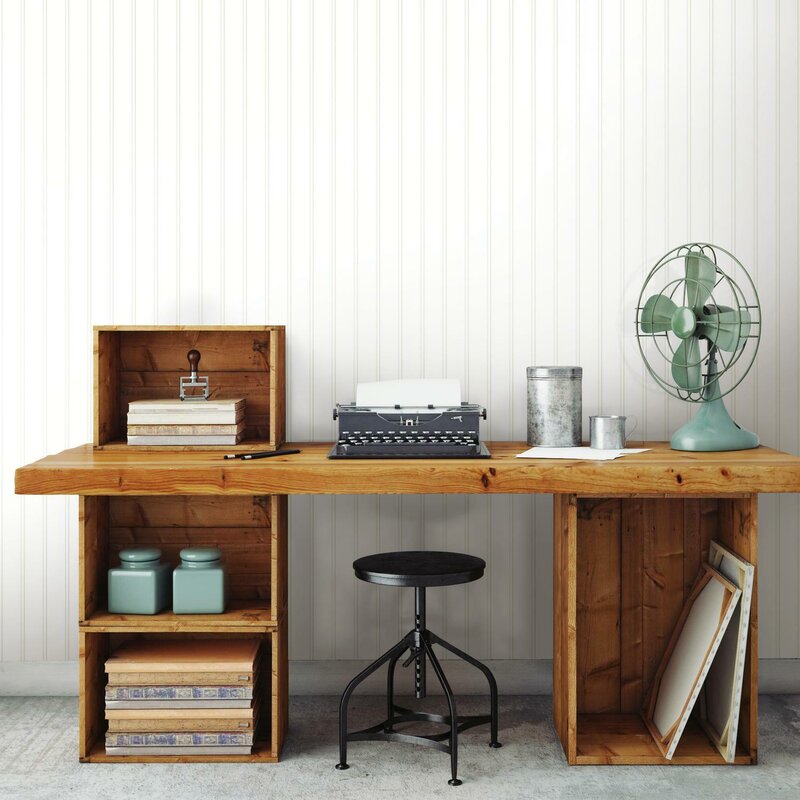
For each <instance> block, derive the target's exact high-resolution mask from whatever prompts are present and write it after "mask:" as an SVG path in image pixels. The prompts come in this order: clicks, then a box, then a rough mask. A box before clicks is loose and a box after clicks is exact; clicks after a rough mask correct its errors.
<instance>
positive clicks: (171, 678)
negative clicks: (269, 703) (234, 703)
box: [108, 672, 253, 686]
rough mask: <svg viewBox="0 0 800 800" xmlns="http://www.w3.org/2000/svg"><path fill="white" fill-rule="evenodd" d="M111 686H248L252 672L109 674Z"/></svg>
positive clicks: (250, 682) (251, 681)
mask: <svg viewBox="0 0 800 800" xmlns="http://www.w3.org/2000/svg"><path fill="white" fill-rule="evenodd" d="M108 683H109V685H111V686H222V685H231V686H236V685H239V686H248V685H251V684H252V683H253V673H252V672H249V673H248V672H186V673H180V672H109V673H108Z"/></svg>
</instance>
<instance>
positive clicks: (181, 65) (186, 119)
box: [176, 0, 218, 325]
mask: <svg viewBox="0 0 800 800" xmlns="http://www.w3.org/2000/svg"><path fill="white" fill-rule="evenodd" d="M202 37H203V27H202V5H201V3H200V1H199V0H178V98H177V99H178V122H177V126H178V142H177V148H176V149H177V155H178V219H177V226H178V290H177V291H178V297H177V299H178V319H177V321H178V322H179V323H181V324H182V325H191V324H198V323H200V322H201V321H203V303H202V291H203V254H202V247H201V242H202V241H203V236H204V230H203V221H204V220H203V200H204V194H203V182H204V180H205V178H206V172H207V171H208V170H209V169H213V168H214V166H215V165H211V164H206V163H204V162H203V140H204V136H203V135H201V134H203V133H204V132H203V127H202V125H203V108H204V106H203V103H202V101H201V99H202V93H203V86H202V82H203V78H204V77H205V75H206V73H207V72H208V68H207V66H205V65H204V64H203V55H202V44H203V42H202ZM215 124H218V121H216V120H215ZM214 155H215V160H216V158H218V156H217V154H214ZM213 224H214V223H213V221H212V229H213Z"/></svg>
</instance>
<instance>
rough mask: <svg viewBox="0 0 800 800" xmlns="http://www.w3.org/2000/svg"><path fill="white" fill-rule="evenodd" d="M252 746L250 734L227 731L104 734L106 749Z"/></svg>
mask: <svg viewBox="0 0 800 800" xmlns="http://www.w3.org/2000/svg"><path fill="white" fill-rule="evenodd" d="M252 744H253V734H252V733H238V732H237V733H232V732H228V731H221V732H206V731H186V732H181V731H175V732H166V733H107V734H106V747H242V746H244V745H252Z"/></svg>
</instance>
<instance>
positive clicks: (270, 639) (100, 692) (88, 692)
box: [79, 626, 288, 764]
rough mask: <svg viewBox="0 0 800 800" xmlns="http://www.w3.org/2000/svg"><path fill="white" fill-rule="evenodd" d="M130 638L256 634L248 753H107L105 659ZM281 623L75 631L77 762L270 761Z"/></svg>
mask: <svg viewBox="0 0 800 800" xmlns="http://www.w3.org/2000/svg"><path fill="white" fill-rule="evenodd" d="M133 638H147V639H166V638H173V639H175V638H195V639H197V638H225V639H233V638H259V639H261V640H262V644H261V649H260V654H259V660H258V664H257V668H256V670H257V672H256V681H255V684H254V689H255V692H256V694H257V702H258V711H257V714H258V716H257V726H256V730H255V736H254V745H253V752H252V753H251V754H248V755H218V756H215V755H197V756H193V755H180V756H170V755H166V756H155V755H142V756H108V755H106V751H105V733H106V729H107V723H106V719H105V686H106V682H107V679H106V673H105V662H106V659H107V658H108V657H109V656H110V655H111V654H112V653H113V652H114V651H115V650H116V649H117V648H118V647H119V646H120V645H121V644H122V643H123V642H125V641H128V640H130V639H133ZM286 645H287V642H286V631H285V626H281V628H280V629H278V630H272V631H269V632H266V633H257V632H254V631H249V632H247V633H236V632H234V633H231V632H225V633H208V632H198V633H182V634H175V633H153V632H151V631H147V632H142V631H131V630H123V631H116V632H114V631H107V632H102V633H101V632H96V631H92V630H86V629H85V628H81V631H80V648H81V660H80V676H79V680H80V734H79V756H80V760H81V761H89V762H101V763H103V762H104V763H128V764H130V763H137V762H148V763H175V762H179V763H185V762H188V763H191V762H209V761H225V762H275V761H278V759H279V757H280V752H281V747H282V746H283V740H284V737H285V734H286V723H287V697H288V684H287V680H288V678H287V672H288V670H287V657H286Z"/></svg>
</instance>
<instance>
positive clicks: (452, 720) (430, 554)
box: [336, 550, 501, 786]
mask: <svg viewBox="0 0 800 800" xmlns="http://www.w3.org/2000/svg"><path fill="white" fill-rule="evenodd" d="M485 568H486V562H485V561H484V560H483V559H482V558H476V557H475V556H468V555H464V554H462V553H442V552H435V551H424V550H423V551H405V552H400V553H379V554H377V555H372V556H365V557H364V558H359V559H357V560H356V561H354V562H353V569H354V570H355V573H356V577H357V578H360V579H361V580H362V581H367V582H368V583H381V584H384V585H385V586H409V587H411V586H413V587H414V592H415V610H414V629H413V630H412V631H409V632H408V633H407V634H406V635H405V636H404V637H403V638H402V639H401V640H400V641H399V642H398V643H397V644H396V645H395V646H394V647H392V648H390V649H389V650H387V651H386V652H385V653H384V654H383V655H382V656H381V657H380V658H379V659H378V660H377V661H373V662H372V664H370V665H369V666H368V667H366V669H364V670H362V671H361V672H360V673H359V674H358V675H356V677H355V678H353V680H351V681H350V683H349V684H347V688H346V689H345V690H344V693H343V694H342V699H341V700H340V701H339V763H338V764H337V765H336V769H347V768H348V764H347V743H348V742H363V741H368V740H373V741H381V742H407V743H410V744H421V745H425V746H426V747H435V748H436V749H437V750H442V751H444V752H445V753H449V754H450V768H451V772H452V778H451V779H450V780H449V781H448V783H449V784H450V785H451V786H460V785H461V781H460V780H459V779H458V778H457V777H456V772H457V770H458V734H459V733H460V732H461V731H464V730H466V729H467V728H472V727H473V726H475V725H483V724H485V723H487V722H488V723H490V725H491V735H490V739H489V747H500V746H501V745H500V742H498V741H497V682H496V681H495V679H494V675H492V672H491V670H490V669H489V668H488V667H487V666H486V665H485V664H482V663H481V662H480V661H478V660H477V659H475V658H473V657H472V656H470V655H468V654H467V653H465V652H464V651H463V650H459V649H458V648H457V647H453V645H452V644H450V643H449V642H446V641H445V640H444V639H442V638H440V637H439V636H437V635H436V634H435V633H433V632H432V631H429V630H428V629H427V627H426V626H425V589H426V588H427V587H428V586H453V585H455V584H458V583H469V582H471V581H475V580H478V578H480V577H482V576H483V571H484V569H485ZM434 644H438V645H440V646H441V647H444V648H445V650H449V651H450V652H451V653H453V654H455V655H457V656H458V657H459V658H461V659H463V660H464V661H466V662H468V663H469V664H472V665H473V666H475V667H477V668H478V669H479V670H480V671H481V672H482V673H483V674H484V675H485V676H486V679H487V680H488V681H489V693H490V703H491V712H490V713H489V714H483V715H480V716H470V717H460V718H459V716H458V714H457V713H456V701H455V698H454V697H453V690H452V689H451V688H450V684H449V683H448V682H447V677H446V676H445V674H444V670H443V669H442V666H441V664H440V663H439V659H438V658H436V655H435V654H434V652H433V645H434ZM406 650H409V651H410V655H409V656H408V658H407V659H406V660H405V662H404V663H403V666H404V667H407V666H408V665H409V664H410V663H411V662H412V661H413V662H414V689H415V695H416V697H417V699H421V698H423V697H425V662H426V659H427V660H428V661H430V662H431V666H432V667H433V671H434V672H435V673H436V677H437V678H438V680H439V683H440V684H441V685H442V689H443V690H444V694H445V697H446V698H447V705H448V707H449V710H450V715H449V716H447V717H445V716H442V715H441V714H425V713H422V712H420V711H410V710H409V709H407V708H402V707H401V706H398V705H395V702H394V670H395V667H396V666H397V662H398V660H399V659H400V656H401V655H403V653H405V652H406ZM387 661H388V662H389V673H388V676H387V683H386V701H387V711H388V717H387V719H386V720H384V721H383V722H380V723H378V724H377V725H373V726H372V727H370V728H365V729H364V730H361V731H355V732H353V733H348V732H347V704H348V703H349V701H350V696H351V695H352V694H353V691H354V690H355V688H356V687H357V686H358V685H359V684H360V683H361V682H362V681H363V680H364V679H365V678H367V677H369V676H370V675H371V674H372V673H373V672H375V671H376V670H377V669H379V668H380V667H381V666H383V665H384V664H385V663H386V662H387ZM402 722H434V723H440V724H442V725H448V726H449V728H448V730H446V731H444V732H442V733H437V734H434V735H432V736H418V735H412V734H410V733H405V732H400V731H396V730H394V726H395V725H398V724H400V723H402Z"/></svg>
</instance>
